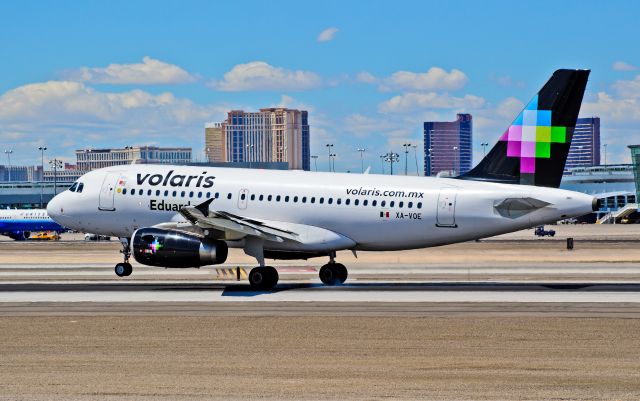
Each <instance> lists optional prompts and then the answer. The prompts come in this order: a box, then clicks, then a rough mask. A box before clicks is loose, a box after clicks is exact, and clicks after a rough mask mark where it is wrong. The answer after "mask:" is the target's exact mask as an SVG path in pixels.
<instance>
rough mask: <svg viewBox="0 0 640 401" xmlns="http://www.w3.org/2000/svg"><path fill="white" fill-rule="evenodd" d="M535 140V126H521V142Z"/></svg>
mask: <svg viewBox="0 0 640 401" xmlns="http://www.w3.org/2000/svg"><path fill="white" fill-rule="evenodd" d="M535 141H536V127H535V126H533V127H532V126H530V125H525V126H523V127H522V142H535Z"/></svg>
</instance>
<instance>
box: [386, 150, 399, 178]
mask: <svg viewBox="0 0 640 401" xmlns="http://www.w3.org/2000/svg"><path fill="white" fill-rule="evenodd" d="M384 161H386V162H388V163H389V165H390V168H391V173H390V174H391V175H393V163H397V162H399V161H400V155H399V154H397V153H393V152H389V153H387V154H386V155H384Z"/></svg>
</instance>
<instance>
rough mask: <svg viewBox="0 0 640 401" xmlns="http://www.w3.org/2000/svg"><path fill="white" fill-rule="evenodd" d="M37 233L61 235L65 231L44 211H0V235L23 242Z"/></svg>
mask: <svg viewBox="0 0 640 401" xmlns="http://www.w3.org/2000/svg"><path fill="white" fill-rule="evenodd" d="M37 231H55V232H56V233H63V232H65V231H67V229H66V228H65V227H63V226H61V225H60V224H58V223H56V222H55V221H53V220H52V219H51V217H49V215H48V214H47V211H46V210H45V209H2V210H0V235H5V236H7V237H10V238H11V239H14V240H16V241H24V240H26V239H28V238H29V237H30V236H31V233H33V232H37Z"/></svg>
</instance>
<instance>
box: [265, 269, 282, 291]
mask: <svg viewBox="0 0 640 401" xmlns="http://www.w3.org/2000/svg"><path fill="white" fill-rule="evenodd" d="M264 268H265V269H266V270H267V274H268V275H269V289H272V288H274V287H275V286H276V285H277V284H278V280H279V279H280V275H279V274H278V271H277V270H276V269H275V267H273V266H265V267H264Z"/></svg>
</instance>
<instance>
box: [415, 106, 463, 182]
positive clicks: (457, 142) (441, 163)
mask: <svg viewBox="0 0 640 401" xmlns="http://www.w3.org/2000/svg"><path fill="white" fill-rule="evenodd" d="M472 133H473V124H472V118H471V114H458V115H457V118H456V120H455V121H427V122H425V123H424V155H425V156H424V175H429V176H435V175H437V174H438V173H440V172H445V173H447V174H452V175H460V174H464V173H466V172H467V171H469V170H471V164H472V162H473V151H472V138H473V136H472Z"/></svg>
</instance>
